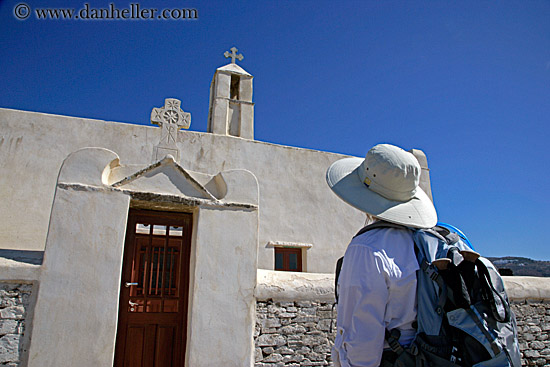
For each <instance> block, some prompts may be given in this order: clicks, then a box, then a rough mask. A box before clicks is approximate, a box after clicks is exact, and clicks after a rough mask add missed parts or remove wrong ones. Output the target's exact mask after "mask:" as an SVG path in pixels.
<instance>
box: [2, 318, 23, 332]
mask: <svg viewBox="0 0 550 367" xmlns="http://www.w3.org/2000/svg"><path fill="white" fill-rule="evenodd" d="M18 331H19V321H17V320H9V319H7V320H3V319H0V335H6V334H18Z"/></svg>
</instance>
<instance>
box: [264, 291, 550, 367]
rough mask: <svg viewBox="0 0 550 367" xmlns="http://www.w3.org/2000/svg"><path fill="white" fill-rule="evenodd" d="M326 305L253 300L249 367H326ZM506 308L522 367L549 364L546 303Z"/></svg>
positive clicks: (329, 319)
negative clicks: (253, 350) (513, 321)
mask: <svg viewBox="0 0 550 367" xmlns="http://www.w3.org/2000/svg"><path fill="white" fill-rule="evenodd" d="M332 306H333V303H330V302H328V303H327V302H314V301H295V302H288V301H287V302H274V301H272V300H268V301H263V302H257V304H256V330H255V333H254V336H255V343H256V358H255V360H256V363H255V367H302V366H332V361H331V359H330V350H331V348H332V345H333V344H334V336H335V334H334V332H332V330H331V329H334V328H331V326H332V323H333V322H334V323H335V322H336V320H335V319H333V313H332ZM512 308H513V311H514V314H515V315H516V319H517V324H518V334H519V335H518V336H519V343H520V350H521V355H522V366H550V303H548V302H540V301H539V302H537V303H531V302H513V303H512ZM334 316H335V315H334Z"/></svg>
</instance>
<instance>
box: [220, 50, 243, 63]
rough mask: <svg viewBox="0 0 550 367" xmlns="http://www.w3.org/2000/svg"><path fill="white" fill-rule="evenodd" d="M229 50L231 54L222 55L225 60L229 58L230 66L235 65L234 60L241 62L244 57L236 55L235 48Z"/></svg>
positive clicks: (227, 52)
mask: <svg viewBox="0 0 550 367" xmlns="http://www.w3.org/2000/svg"><path fill="white" fill-rule="evenodd" d="M229 50H231V53H229V51H225V52H224V54H223V55H224V56H225V58H226V59H229V58H231V63H232V64H234V63H235V59H237V60H239V61H243V59H244V56H243V54H237V51H239V50H238V49H237V47H231V48H230V49H229Z"/></svg>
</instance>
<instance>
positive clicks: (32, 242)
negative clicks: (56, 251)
mask: <svg viewBox="0 0 550 367" xmlns="http://www.w3.org/2000/svg"><path fill="white" fill-rule="evenodd" d="M256 123H261V119H259V120H257V122H256ZM191 127H192V126H191ZM159 134H160V132H159V128H157V127H156V126H142V125H132V124H123V123H115V122H105V121H99V120H91V119H82V118H75V117H67V116H57V115H49V114H42V113H34V112H26V111H17V110H9V109H0V156H1V157H2V160H0V173H1V174H0V195H2V197H4V198H10V199H9V200H4V201H3V203H2V205H1V206H0V220H1V221H2V223H3V226H2V228H1V229H0V248H4V249H26V250H41V249H43V248H44V243H45V240H46V234H47V229H48V220H49V216H50V209H51V205H52V202H53V194H54V189H55V183H56V179H57V173H58V172H59V168H60V166H61V162H62V161H63V159H64V158H65V157H67V155H69V154H70V153H71V152H74V151H76V150H78V149H80V148H83V147H104V148H107V149H110V150H112V151H115V152H117V154H118V155H119V156H120V161H121V164H149V163H152V155H153V147H154V146H155V145H156V144H157V143H158V140H159V137H160V136H159ZM178 140H179V141H178V143H177V145H178V147H179V148H180V157H181V158H180V162H178V163H179V164H180V165H181V166H182V167H184V168H185V169H189V170H192V171H198V172H202V173H207V174H217V173H218V172H220V171H224V170H230V169H246V170H249V171H251V172H252V173H253V174H254V175H255V176H256V177H257V178H258V182H259V187H260V204H259V208H260V213H259V218H260V224H259V255H258V266H259V267H260V268H265V269H273V266H274V259H273V258H274V255H273V251H274V249H273V247H270V246H267V244H268V242H270V241H282V242H294V243H306V244H312V245H313V246H312V248H310V249H308V250H307V251H306V253H307V269H306V270H307V271H308V272H332V271H333V268H334V261H335V259H337V258H338V257H340V256H342V254H343V252H344V249H345V247H346V246H347V243H348V241H349V239H350V238H351V236H353V234H355V232H356V231H357V230H358V229H359V228H360V227H361V226H362V224H363V221H364V216H363V214H362V213H360V212H359V211H357V210H355V209H353V208H351V207H349V206H348V205H346V204H345V203H343V202H342V201H341V200H339V199H338V198H337V197H336V196H335V195H334V194H333V193H332V192H331V191H330V189H329V188H328V186H327V185H326V183H325V171H326V169H327V168H328V167H329V166H330V164H331V163H332V162H334V161H336V160H338V159H340V158H342V157H343V156H342V155H339V154H334V153H327V152H320V151H313V150H307V149H300V148H294V147H286V146H280V145H275V144H270V143H264V142H259V141H251V140H246V139H242V138H237V137H231V136H222V135H214V134H209V133H200V132H193V131H181V132H180V133H179V135H178Z"/></svg>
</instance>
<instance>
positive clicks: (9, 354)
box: [0, 283, 32, 367]
mask: <svg viewBox="0 0 550 367" xmlns="http://www.w3.org/2000/svg"><path fill="white" fill-rule="evenodd" d="M31 290H32V285H31V284H11V283H0V366H9V367H17V366H19V365H20V361H21V356H22V355H23V354H24V352H25V346H24V344H25V343H24V334H25V318H26V314H27V309H28V307H29V304H30V298H31Z"/></svg>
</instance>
